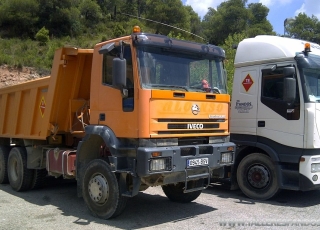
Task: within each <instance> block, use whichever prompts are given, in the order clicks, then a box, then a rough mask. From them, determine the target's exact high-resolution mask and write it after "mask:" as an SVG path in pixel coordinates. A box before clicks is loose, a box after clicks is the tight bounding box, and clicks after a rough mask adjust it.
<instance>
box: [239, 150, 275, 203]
mask: <svg viewBox="0 0 320 230" xmlns="http://www.w3.org/2000/svg"><path fill="white" fill-rule="evenodd" d="M237 181H238V185H239V187H240V189H241V191H242V192H243V193H244V194H245V195H246V196H248V197H250V198H252V199H255V200H267V199H270V198H271V197H273V196H275V195H276V194H277V193H278V192H279V191H280V188H279V185H278V178H277V173H276V168H275V166H274V164H273V163H272V161H271V159H270V157H268V156H267V155H264V154H261V153H253V154H250V155H248V156H246V157H245V158H243V159H242V160H241V162H240V164H239V166H238V169H237Z"/></svg>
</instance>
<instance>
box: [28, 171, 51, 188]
mask: <svg viewBox="0 0 320 230" xmlns="http://www.w3.org/2000/svg"><path fill="white" fill-rule="evenodd" d="M47 174H48V173H47V170H46V169H35V170H34V176H33V180H32V185H31V189H40V188H42V187H43V185H44V181H45V177H46V176H47Z"/></svg>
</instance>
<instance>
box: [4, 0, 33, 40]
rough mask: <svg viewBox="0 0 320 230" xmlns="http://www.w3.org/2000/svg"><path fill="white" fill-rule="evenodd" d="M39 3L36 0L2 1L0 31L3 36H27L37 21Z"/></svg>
mask: <svg viewBox="0 0 320 230" xmlns="http://www.w3.org/2000/svg"><path fill="white" fill-rule="evenodd" d="M38 8H39V4H38V3H37V1H36V0H10V1H2V2H1V7H0V31H1V35H2V36H4V37H20V38H22V37H29V36H30V35H32V34H33V32H34V29H35V28H34V27H35V25H36V23H37V21H38Z"/></svg>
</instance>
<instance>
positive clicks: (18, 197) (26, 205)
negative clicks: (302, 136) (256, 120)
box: [0, 179, 320, 230]
mask: <svg viewBox="0 0 320 230" xmlns="http://www.w3.org/2000/svg"><path fill="white" fill-rule="evenodd" d="M76 192H77V191H76V183H75V181H70V180H56V179H49V180H48V181H47V185H46V187H45V188H43V189H41V190H31V191H28V192H19V193H18V192H14V191H13V190H12V189H11V187H10V185H0V229H55V230H58V229H179V230H181V229H302V228H303V229H320V220H319V216H320V191H310V192H297V191H284V192H281V193H280V194H279V195H278V196H277V197H275V198H273V199H271V200H269V201H263V202H257V201H253V200H251V199H248V198H246V197H245V196H244V195H243V194H242V193H241V191H240V190H236V191H230V190H227V189H223V188H221V186H210V187H209V188H208V189H206V190H204V191H203V193H202V194H201V195H200V197H199V198H198V199H196V200H195V201H194V202H192V203H189V204H179V203H173V202H170V201H169V200H168V199H167V198H166V197H165V195H164V193H163V192H162V190H161V188H160V187H155V188H149V189H147V190H146V191H144V192H141V193H140V194H139V195H138V196H136V197H133V198H131V199H129V201H128V203H127V207H126V209H125V211H124V213H122V214H121V215H120V216H118V217H116V218H114V219H111V220H101V219H98V218H95V217H92V216H91V215H90V213H89V211H88V210H87V208H86V206H85V204H84V201H83V199H82V198H78V197H77V196H76Z"/></svg>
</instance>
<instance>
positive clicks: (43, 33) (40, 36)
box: [35, 27, 49, 45]
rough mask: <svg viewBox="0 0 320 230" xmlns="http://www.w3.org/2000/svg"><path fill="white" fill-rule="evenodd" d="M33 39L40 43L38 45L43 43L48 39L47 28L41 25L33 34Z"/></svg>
mask: <svg viewBox="0 0 320 230" xmlns="http://www.w3.org/2000/svg"><path fill="white" fill-rule="evenodd" d="M35 39H36V40H37V41H38V42H39V43H40V45H45V44H47V42H48V41H49V30H47V29H46V28H45V27H42V28H41V30H39V31H38V33H37V34H36V36H35Z"/></svg>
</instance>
